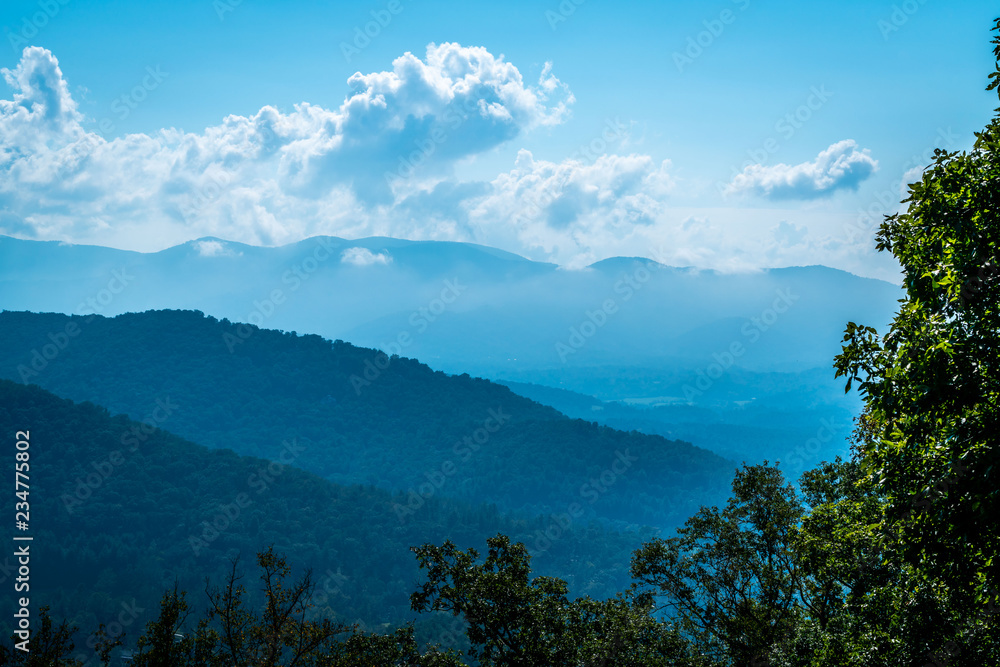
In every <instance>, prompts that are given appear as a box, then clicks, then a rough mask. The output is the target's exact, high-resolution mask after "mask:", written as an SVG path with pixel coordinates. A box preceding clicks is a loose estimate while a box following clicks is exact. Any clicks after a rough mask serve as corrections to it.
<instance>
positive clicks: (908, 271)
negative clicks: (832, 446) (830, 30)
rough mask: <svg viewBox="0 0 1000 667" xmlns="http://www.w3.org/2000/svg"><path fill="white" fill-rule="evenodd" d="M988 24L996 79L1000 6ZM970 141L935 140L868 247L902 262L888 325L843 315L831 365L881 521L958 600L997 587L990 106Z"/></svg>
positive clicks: (996, 207) (997, 378)
mask: <svg viewBox="0 0 1000 667" xmlns="http://www.w3.org/2000/svg"><path fill="white" fill-rule="evenodd" d="M994 29H995V30H996V31H997V32H998V36H997V37H996V38H995V39H994V40H993V41H994V44H995V45H996V48H995V50H994V54H995V56H996V60H997V66H996V71H995V72H993V73H991V74H990V79H991V82H990V84H989V86H988V89H989V90H994V89H997V88H998V84H1000V19H998V20H997V22H996V24H995V26H994ZM997 111H998V115H997V116H995V117H994V118H993V120H992V121H991V123H990V124H989V125H988V126H987V127H986V128H985V130H983V131H982V132H979V133H977V134H976V142H975V145H974V148H973V149H972V150H971V151H969V152H962V153H959V152H946V151H942V150H937V151H936V152H935V157H934V162H933V164H931V165H930V166H929V167H928V168H927V169H926V170H925V171H924V173H923V176H922V178H921V180H920V181H919V182H917V183H914V184H912V185H910V189H909V196H908V198H907V199H906V200H904V203H906V204H908V207H907V210H906V212H904V213H900V214H897V215H890V216H886V218H885V221H884V222H883V224H882V226H881V227H880V229H879V231H878V234H877V248H878V250H880V251H888V252H891V253H892V254H893V255H894V256H895V257H896V258H897V259H898V260H899V263H900V265H901V267H902V269H903V272H904V281H903V284H904V287H905V290H906V295H905V298H904V299H902V301H901V306H900V310H899V313H898V314H897V316H896V317H895V319H894V321H893V322H892V324H891V326H890V328H889V331H888V332H887V333H886V334H885V335H884V336H881V337H880V336H879V335H878V333H877V332H876V330H875V329H873V328H871V327H868V326H859V325H857V324H855V323H853V322H852V323H849V324H848V326H847V331H846V334H845V336H844V341H845V343H846V344H845V346H844V351H843V354H841V355H839V356H838V357H837V359H836V363H835V366H836V368H837V375H838V377H839V376H845V377H846V378H847V390H850V388H851V386H852V383H855V382H857V383H859V385H858V386H859V390H860V392H861V394H862V396H863V398H864V400H865V408H864V416H863V420H862V428H861V429H859V441H858V443H857V447H858V460H859V463H860V465H861V467H862V470H863V473H864V475H865V476H866V478H867V480H868V483H869V484H870V485H871V487H872V489H873V492H874V493H875V494H876V495H877V496H878V497H880V498H884V499H885V500H886V502H887V506H888V512H887V513H886V514H885V515H884V516H883V518H882V520H881V523H882V526H881V529H880V532H882V533H883V534H886V535H890V536H892V544H893V545H894V548H895V549H896V550H898V552H899V554H900V556H901V557H902V558H903V559H904V560H905V562H907V563H909V564H911V565H912V566H913V567H914V568H916V572H918V573H919V574H920V575H921V576H923V577H925V578H927V579H928V580H931V579H938V578H940V579H941V580H942V581H943V582H944V583H945V584H946V585H947V586H948V587H949V589H950V590H951V591H952V593H953V595H955V596H956V602H957V603H961V604H965V605H972V604H975V605H978V607H979V608H983V607H984V605H986V604H987V603H989V602H991V601H996V600H997V599H998V596H997V591H998V590H1000V558H998V547H1000V523H998V522H997V521H996V517H997V516H1000V465H998V464H1000V448H998V446H997V445H998V444H1000V441H998V438H1000V411H998V409H1000V406H998V398H1000V109H998V110H997Z"/></svg>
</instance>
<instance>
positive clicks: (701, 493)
mask: <svg viewBox="0 0 1000 667" xmlns="http://www.w3.org/2000/svg"><path fill="white" fill-rule="evenodd" d="M0 377H6V378H8V379H11V380H14V381H18V382H27V383H34V384H38V385H40V386H42V387H44V388H46V389H49V390H50V391H53V392H54V393H56V394H58V395H60V396H64V397H66V398H71V399H73V400H76V401H92V402H94V403H97V404H99V405H103V406H105V407H107V408H108V409H109V410H110V411H111V412H112V413H118V412H121V413H124V414H127V415H129V416H130V417H131V418H132V419H136V420H142V421H145V422H148V423H149V424H150V425H151V426H158V427H162V428H165V429H167V430H169V431H172V432H175V433H177V434H179V435H181V436H183V437H186V438H189V439H191V440H193V441H195V442H198V443H200V444H204V445H207V446H209V447H226V448H230V449H232V450H233V451H235V452H237V453H239V454H245V455H252V456H259V457H263V458H269V459H272V460H283V461H286V462H287V460H288V459H289V458H291V459H292V460H294V464H295V465H296V466H297V467H301V468H303V469H306V470H309V471H311V472H314V473H316V474H318V475H320V476H322V477H325V478H327V479H329V480H332V481H336V482H340V483H346V484H355V483H359V484H370V485H374V486H376V487H379V488H384V489H387V490H391V491H401V492H403V493H404V494H406V496H407V497H406V502H405V503H401V505H402V507H401V509H400V510H399V511H400V512H401V513H402V516H401V520H409V518H410V516H411V514H413V513H414V512H417V511H419V510H420V508H421V505H422V504H423V503H424V502H425V501H426V499H427V498H429V497H434V496H447V497H453V498H460V499H463V500H467V501H472V502H477V503H478V502H490V503H496V505H497V506H498V508H500V509H501V510H502V511H520V512H524V513H531V514H557V515H562V514H567V513H569V514H571V515H573V516H572V518H573V520H574V521H578V520H579V521H587V520H589V519H591V518H598V519H606V520H610V521H614V522H616V523H617V524H618V525H621V526H634V525H649V526H653V527H657V528H664V527H672V526H676V525H679V524H680V523H682V522H683V521H684V519H686V518H687V517H688V516H690V515H691V514H692V513H694V512H695V511H697V509H698V507H699V506H701V505H703V504H713V503H716V502H718V501H719V500H720V499H722V498H724V495H725V491H726V489H727V487H728V485H729V482H730V480H731V478H732V472H733V469H734V464H733V463H731V462H729V461H727V460H725V459H722V458H720V457H718V456H716V455H715V454H712V453H710V452H708V451H706V450H703V449H699V448H697V447H694V446H692V445H690V444H688V443H684V442H678V441H671V440H666V439H664V438H662V437H659V436H651V435H644V434H640V433H636V432H632V433H623V432H620V431H616V430H613V429H611V428H608V427H603V426H598V425H597V424H593V423H589V422H585V421H581V420H571V419H568V418H566V417H565V416H563V415H562V414H560V413H558V412H556V411H555V410H553V409H552V408H548V407H545V406H542V405H540V404H538V403H535V402H533V401H531V400H528V399H526V398H523V397H521V396H518V395H516V394H514V393H512V392H511V391H510V390H509V389H507V388H506V387H503V386H500V385H496V384H493V383H491V382H488V381H485V380H480V379H475V378H471V377H469V376H468V375H462V376H449V375H446V374H444V373H441V372H434V371H432V370H431V369H429V368H428V367H427V366H425V365H423V364H421V363H419V362H417V361H415V360H411V359H405V358H399V357H392V358H389V357H387V356H385V355H383V354H381V353H378V352H376V351H374V350H369V349H364V348H358V347H355V346H353V345H350V344H348V343H345V342H342V341H335V342H332V343H331V342H330V341H328V340H325V339H323V338H321V337H319V336H315V335H305V336H302V335H297V334H295V333H294V332H284V333H283V332H278V331H271V330H265V329H258V328H256V327H253V326H250V325H245V324H239V325H237V324H232V323H230V322H228V321H225V320H222V321H218V320H215V319H214V318H211V317H206V316H204V315H203V314H201V313H199V312H188V311H154V312H147V313H137V314H131V313H130V314H125V315H120V316H118V317H115V318H103V317H98V316H92V317H82V316H73V317H70V316H65V315H56V314H43V315H39V314H32V313H12V312H4V313H0ZM151 426H150V427H151ZM150 427H147V429H148V428H150ZM144 437H145V433H144V432H143V431H142V430H140V431H139V432H137V433H134V434H131V435H129V436H127V437H126V438H125V439H124V440H123V444H128V443H130V442H132V441H133V440H136V439H137V440H139V441H140V442H141V441H142V439H143V438H144ZM292 440H294V441H295V442H297V443H298V449H297V450H296V451H295V452H289V451H288V449H287V447H285V446H284V445H283V444H282V443H285V442H288V441H292Z"/></svg>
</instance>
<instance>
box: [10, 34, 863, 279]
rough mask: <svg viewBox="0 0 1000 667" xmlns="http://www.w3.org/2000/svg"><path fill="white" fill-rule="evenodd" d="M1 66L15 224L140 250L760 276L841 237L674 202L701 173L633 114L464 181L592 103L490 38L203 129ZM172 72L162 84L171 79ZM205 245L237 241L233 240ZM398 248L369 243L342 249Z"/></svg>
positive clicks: (47, 70) (53, 63) (810, 186)
mask: <svg viewBox="0 0 1000 667" xmlns="http://www.w3.org/2000/svg"><path fill="white" fill-rule="evenodd" d="M0 73H2V75H3V77H4V79H5V80H6V82H7V84H8V86H9V87H10V89H11V90H12V92H13V94H12V96H11V99H0V234H11V235H15V236H21V237H25V238H38V239H54V240H62V241H69V242H75V243H93V244H98V245H112V246H116V247H126V248H134V249H141V250H158V249H162V248H163V247H166V246H169V245H174V244H178V243H183V242H186V241H190V240H191V239H198V238H202V239H204V238H205V237H215V238H222V239H228V240H231V241H238V242H243V243H248V244H255V245H280V244H285V243H292V242H295V241H299V240H301V239H303V238H307V237H310V236H315V235H320V234H323V235H332V236H339V237H343V238H361V237H365V236H393V237H399V238H408V239H424V240H451V241H472V242H476V243H481V244H484V245H490V246H495V247H499V248H503V249H505V250H509V251H512V252H516V253H519V254H522V255H525V256H527V257H530V258H532V259H536V260H544V261H552V262H556V263H559V264H562V265H564V266H567V267H570V268H575V267H580V266H584V265H586V264H589V263H591V262H593V261H597V260H600V259H603V258H605V257H608V256H612V255H616V254H618V255H637V254H642V255H644V256H650V257H652V258H653V259H656V260H658V261H662V262H665V263H674V264H680V265H687V264H690V265H698V266H713V267H716V268H722V269H727V268H729V269H742V268H747V267H753V266H761V265H762V264H772V265H773V264H781V263H783V262H785V261H786V260H785V258H786V257H790V259H789V260H788V261H792V262H794V261H795V260H797V259H798V258H799V257H801V254H802V253H803V252H804V251H806V250H809V251H810V252H813V251H815V252H820V253H822V252H827V250H829V248H824V247H822V244H823V243H825V242H824V241H822V240H821V239H820V240H817V239H816V238H813V235H811V232H810V235H807V234H806V232H805V231H803V230H804V228H802V227H799V226H794V225H793V223H791V222H790V223H784V222H783V223H782V224H781V225H779V226H777V227H775V225H774V218H770V219H769V220H768V221H767V223H766V224H758V225H757V227H756V230H757V231H754V230H753V229H752V228H751V227H750V226H747V227H746V231H745V232H742V233H741V232H739V231H738V228H739V227H740V226H741V225H740V224H736V223H742V222H743V220H742V219H741V218H743V217H744V216H746V215H750V213H745V212H743V211H735V212H734V209H719V211H721V212H722V214H724V215H725V216H727V217H724V218H722V220H720V219H719V218H718V217H716V218H712V217H711V215H708V214H701V213H695V214H692V213H691V212H689V211H679V210H677V209H675V208H673V209H672V208H671V207H670V206H669V205H668V204H669V202H670V201H671V198H672V197H673V196H674V195H675V193H677V191H678V190H680V189H682V188H684V189H688V188H690V182H684V181H683V180H682V179H679V178H678V177H677V175H676V174H675V173H674V168H673V165H672V164H671V162H670V161H669V160H655V159H653V158H652V157H651V156H649V155H643V154H639V153H634V152H626V151H624V149H625V148H626V147H627V146H630V145H632V143H631V137H630V136H629V128H630V125H629V123H627V122H622V121H621V119H608V120H607V121H606V123H605V124H604V125H603V126H602V127H598V128H595V130H594V132H593V134H592V135H591V137H590V139H589V140H588V141H586V142H584V144H582V145H581V146H580V149H578V150H576V151H574V152H572V154H571V155H570V157H568V158H565V159H562V160H559V161H552V160H547V159H543V158H542V157H540V156H538V157H536V155H535V154H533V153H532V152H531V151H529V150H525V149H521V150H519V151H518V153H517V156H516V158H515V159H514V162H513V163H512V164H510V165H509V167H507V168H506V169H505V170H503V171H501V172H500V173H499V174H497V175H496V176H492V177H487V178H485V179H481V180H469V179H467V178H462V176H463V175H464V174H463V171H464V169H463V166H464V165H465V164H468V163H469V162H470V161H473V160H475V159H476V158H477V156H480V155H482V154H484V153H486V152H488V151H492V150H493V149H495V148H497V147H499V146H503V145H509V144H512V143H514V142H518V141H521V140H522V139H523V138H524V137H527V136H528V135H529V134H530V133H532V132H539V131H543V132H544V131H547V130H548V129H549V128H554V127H557V126H559V125H561V124H563V123H565V122H566V121H567V119H568V118H569V117H570V111H571V109H572V106H573V104H574V102H575V99H574V96H573V93H572V92H571V91H570V89H569V87H568V86H567V85H566V84H565V83H564V82H562V81H560V80H559V79H558V78H557V77H556V76H555V74H554V72H553V67H552V66H551V65H550V64H546V65H545V66H544V67H543V68H542V69H541V74H540V76H539V78H538V79H537V80H536V81H528V80H526V79H525V78H524V76H523V75H522V73H521V71H520V70H518V68H517V67H516V66H515V65H514V64H512V63H510V62H507V61H506V60H505V59H504V57H503V56H502V55H494V54H492V53H490V52H489V51H488V50H486V49H485V48H483V47H476V46H472V47H467V46H462V45H460V44H454V43H445V44H430V45H429V46H428V47H427V49H426V52H425V54H424V55H423V56H422V57H418V56H417V55H414V54H412V53H405V54H403V55H402V56H400V57H398V58H396V59H395V60H394V61H393V62H392V66H391V68H390V69H388V70H386V71H380V72H371V73H367V74H364V73H361V72H358V73H356V74H354V75H353V76H351V77H350V78H349V80H348V85H349V87H350V92H349V94H348V95H346V96H345V98H344V100H343V102H342V103H341V104H340V105H339V106H338V107H337V108H335V109H327V108H324V107H321V106H317V105H312V104H308V103H301V104H298V105H295V106H294V108H292V109H291V110H286V111H281V110H279V109H277V108H275V107H272V106H265V107H263V108H262V109H260V110H259V111H258V112H257V113H255V114H253V115H249V116H239V115H231V116H228V117H226V118H224V119H223V120H222V122H221V123H220V124H218V125H214V126H211V127H208V128H206V129H204V130H203V131H201V132H183V131H180V130H177V129H173V128H165V129H162V130H159V131H156V132H152V133H148V134H145V133H139V134H129V135H126V136H121V137H111V136H105V135H106V134H109V133H108V131H107V130H101V131H97V130H100V127H98V128H97V130H95V129H91V128H93V125H94V123H93V121H92V120H90V119H87V118H85V117H84V115H83V114H82V113H81V112H80V110H79V108H78V105H77V103H76V101H75V100H74V99H73V97H72V95H71V93H70V87H69V85H68V84H67V81H66V79H65V77H64V75H63V72H62V71H61V69H60V67H59V62H58V61H57V59H56V57H55V56H54V55H53V54H52V53H51V52H49V51H48V50H46V49H43V48H38V47H29V48H26V49H25V50H24V51H23V54H22V57H21V60H20V62H19V64H18V65H17V67H15V68H13V69H9V70H8V69H4V70H0ZM154 74H155V73H154V72H150V78H149V86H147V82H146V80H145V79H144V82H143V86H146V87H147V90H149V89H150V86H156V85H159V80H160V79H159V78H158V76H154ZM536 152H537V151H536ZM876 168H877V162H876V161H875V160H874V159H872V158H871V157H870V155H869V154H868V151H867V150H861V149H859V148H858V146H857V145H856V144H855V142H853V141H841V142H838V143H835V144H833V145H832V146H830V147H829V148H828V149H826V150H824V151H823V152H821V153H820V154H819V155H818V156H817V157H816V159H815V160H813V161H810V162H806V163H803V164H800V165H795V166H788V165H776V166H773V167H763V166H755V167H748V168H747V169H746V170H745V171H744V172H743V173H741V174H739V175H738V176H737V177H736V178H735V179H734V180H733V181H732V183H730V185H729V190H730V191H732V192H751V193H755V194H757V195H760V196H762V197H764V198H767V199H815V198H818V197H823V196H827V195H829V194H831V193H833V192H835V191H837V190H841V189H851V188H856V187H857V185H858V183H860V182H861V181H863V180H864V179H865V178H867V177H868V176H870V175H871V174H872V173H873V172H874V171H875V169H876ZM727 225H728V226H727ZM834 246H835V244H832V245H830V248H834ZM791 247H794V252H793V253H792V254H791V255H789V254H788V253H787V252H785V251H786V250H788V249H789V248H791ZM783 248H784V250H783ZM834 249H835V248H834ZM197 250H198V252H199V253H200V254H202V255H203V256H206V257H213V256H216V257H217V256H220V255H225V254H226V253H228V252H230V250H229V248H228V247H227V246H225V245H224V244H222V243H220V242H218V241H203V242H202V243H201V244H200V245H199V246H198V248H197ZM831 252H832V251H831ZM782 253H784V254H782ZM391 259H392V258H391V257H390V256H388V255H378V254H373V253H371V252H370V251H367V250H363V249H360V248H355V249H351V250H349V251H348V252H347V253H345V254H344V256H343V257H342V258H341V261H342V262H345V263H348V264H354V265H359V266H371V265H379V264H386V263H389V262H391Z"/></svg>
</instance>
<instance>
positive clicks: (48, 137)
mask: <svg viewBox="0 0 1000 667" xmlns="http://www.w3.org/2000/svg"><path fill="white" fill-rule="evenodd" d="M996 13H998V12H997V10H996V7H995V5H994V4H993V3H987V2H943V1H941V0H925V1H923V2H921V1H919V0H907V1H906V2H899V1H898V0H897V1H894V2H881V1H871V0H866V1H864V2H861V1H847V2H839V3H805V2H788V1H783V2H777V1H775V2H763V1H762V0H725V1H722V0H719V1H717V2H656V3H654V2H615V3H610V2H599V1H598V0H564V1H563V2H561V3H560V2H556V1H554V0H553V1H552V2H525V1H519V2H503V3H499V2H489V3H487V2H463V3H457V2H432V1H430V0H416V1H410V0H391V1H375V2H354V3H339V2H294V1H293V2H263V1H262V0H242V1H239V0H215V1H214V2H213V1H212V0H200V1H198V2H189V1H185V0H172V1H171V2H160V1H158V0H155V1H149V2H141V3H140V2H132V1H129V2H125V1H122V2H90V1H84V0H41V1H37V0H36V1H35V2H21V1H11V0H8V1H6V2H4V3H3V5H2V6H0V25H2V26H3V29H4V35H3V37H4V41H5V42H6V45H5V46H2V47H0V54H2V55H0V65H2V66H3V67H4V68H5V69H4V70H3V75H4V78H5V80H6V84H5V86H0V88H2V90H0V234H7V235H11V236H16V237H19V238H30V239H43V240H63V241H67V242H73V243H86V244H96V245H106V246H113V247H118V248H129V249H136V250H143V251H151V250H159V249H162V248H165V247H168V246H171V245H175V244H178V243H183V242H185V241H189V240H191V239H195V238H200V237H205V236H215V237H219V238H223V239H229V240H233V241H241V242H245V243H253V244H258V245H280V244H284V243H289V242H294V241H297V240H300V239H302V238H306V237H309V236H314V235H318V234H331V235H336V236H342V237H346V238H360V237H365V236H373V235H383V236H394V237H399V238H408V239H436V240H456V241H472V242H476V243H481V244H485V245H491V246H496V247H500V248H503V249H505V250H508V251H512V252H516V253H518V254H521V255H524V256H526V257H530V258H532V259H538V260H546V261H553V262H557V263H559V264H562V265H564V266H566V267H569V268H575V267H580V266H584V265H586V264H589V263H591V262H594V261H597V260H600V259H603V258H606V257H610V256H615V255H628V256H647V257H651V258H653V259H657V260H658V261H662V262H664V263H667V264H674V265H684V266H689V265H691V266H699V267H705V268H717V269H723V270H740V269H748V268H760V267H771V266H789V265H803V264H826V265H828V266H834V267H837V268H842V269H846V270H849V271H852V272H854V273H858V274H861V275H868V276H874V277H881V278H886V279H890V280H895V279H896V273H897V271H896V270H895V268H894V266H893V263H892V261H891V258H890V257H884V256H877V255H876V253H875V252H874V244H873V243H872V237H873V233H874V229H875V225H876V224H877V222H878V221H879V220H880V219H881V214H882V213H885V212H891V211H894V210H895V209H896V207H897V206H898V201H899V199H900V198H901V196H902V191H901V188H900V183H904V182H908V181H909V180H914V179H915V178H916V174H918V173H919V170H920V168H921V167H923V166H925V165H926V163H927V161H928V160H929V159H930V154H931V151H932V150H933V148H935V147H941V148H949V149H952V150H959V149H968V148H969V147H970V146H971V144H972V141H973V139H974V137H973V132H974V131H976V130H978V129H980V128H982V127H983V126H984V125H985V124H986V123H987V122H988V121H989V119H990V118H991V116H992V115H993V113H994V109H995V108H996V107H997V106H998V102H997V98H996V96H995V95H994V94H993V93H988V92H986V91H985V90H984V88H985V85H986V82H987V78H986V77H987V74H988V72H989V71H991V69H992V65H993V55H992V49H991V45H990V38H991V34H990V27H991V24H992V19H994V18H995V16H994V14H996ZM864 210H869V211H870V212H871V213H872V215H871V216H865V215H862V214H861V211H864Z"/></svg>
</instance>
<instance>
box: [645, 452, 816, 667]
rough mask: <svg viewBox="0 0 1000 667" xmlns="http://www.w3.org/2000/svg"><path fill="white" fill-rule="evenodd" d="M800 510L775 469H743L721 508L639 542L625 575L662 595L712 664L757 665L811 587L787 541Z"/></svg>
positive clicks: (789, 626) (788, 627)
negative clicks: (666, 535) (672, 533)
mask: <svg viewBox="0 0 1000 667" xmlns="http://www.w3.org/2000/svg"><path fill="white" fill-rule="evenodd" d="M802 514H803V506H802V503H801V500H800V498H799V497H798V495H797V494H796V492H795V490H794V489H793V488H792V486H791V485H785V484H784V478H783V476H782V474H781V471H780V470H779V469H778V468H777V467H774V466H768V465H767V464H766V462H765V464H764V465H761V466H745V467H744V468H743V469H742V470H740V471H738V472H737V474H736V478H735V479H734V480H733V496H732V497H731V498H730V500H729V502H728V504H727V505H726V507H725V508H724V509H723V510H721V511H720V510H719V509H718V508H715V507H703V508H702V509H701V510H700V511H699V512H698V513H697V514H695V516H693V517H692V518H690V519H689V520H688V521H687V523H685V525H684V527H683V528H680V529H678V531H677V532H678V536H677V537H672V538H669V539H666V540H663V539H656V540H653V541H651V542H649V543H647V544H645V545H644V546H643V547H642V549H640V550H639V551H637V552H636V554H635V555H634V556H633V558H632V574H633V576H634V577H635V578H636V579H638V580H639V581H640V582H641V583H642V584H644V585H646V586H649V587H652V588H653V589H654V590H655V591H656V592H657V593H658V594H659V595H661V596H662V597H663V599H664V602H663V605H664V607H665V608H666V609H667V610H668V611H669V613H670V614H671V615H672V616H673V617H674V618H676V619H678V623H679V624H680V627H681V628H682V629H683V631H684V634H685V635H686V636H687V637H689V638H690V639H691V641H692V642H694V644H695V645H697V646H698V648H699V650H700V651H701V652H702V653H703V654H705V655H708V656H711V657H712V658H713V659H714V660H715V661H716V662H717V663H719V664H734V665H744V664H751V663H754V662H757V663H760V664H763V662H762V661H764V660H766V658H767V655H768V654H769V653H770V651H771V650H772V648H773V647H775V646H776V645H778V644H779V643H780V642H781V641H782V640H783V638H784V637H786V636H787V635H789V634H790V633H791V632H792V631H793V629H794V627H795V626H796V624H797V622H798V619H799V617H800V616H801V615H802V613H803V611H804V610H803V603H804V598H805V597H806V596H807V594H808V593H810V592H811V591H810V590H808V589H807V588H806V586H805V585H804V578H803V575H802V572H801V571H800V568H799V566H798V563H797V559H796V555H795V553H794V551H793V544H792V536H793V532H794V529H795V526H796V525H797V524H798V522H799V519H800V518H801V516H802ZM805 601H807V600H805Z"/></svg>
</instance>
